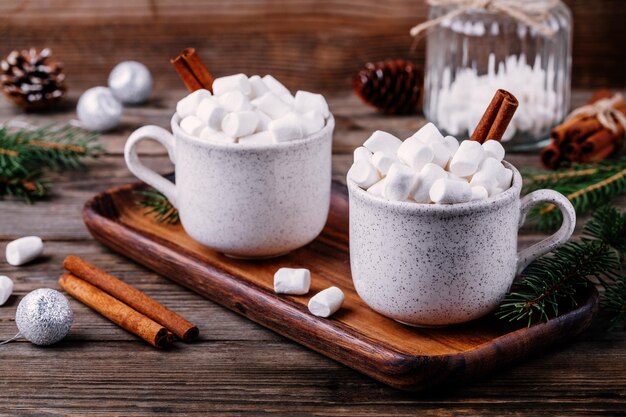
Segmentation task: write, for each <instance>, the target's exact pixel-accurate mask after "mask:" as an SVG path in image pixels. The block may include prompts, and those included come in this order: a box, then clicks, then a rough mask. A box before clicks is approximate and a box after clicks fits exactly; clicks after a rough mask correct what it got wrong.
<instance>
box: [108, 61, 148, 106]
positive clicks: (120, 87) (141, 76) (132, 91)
mask: <svg viewBox="0 0 626 417" xmlns="http://www.w3.org/2000/svg"><path fill="white" fill-rule="evenodd" d="M109 88H110V89H111V91H112V92H113V95H114V96H115V97H117V99H118V100H120V101H121V102H122V103H124V104H139V103H143V102H144V101H146V100H147V99H148V97H150V93H151V92H152V75H151V74H150V71H149V70H148V68H147V67H146V66H145V65H144V64H142V63H141V62H137V61H124V62H120V63H119V64H117V65H116V66H115V68H113V71H111V74H110V75H109Z"/></svg>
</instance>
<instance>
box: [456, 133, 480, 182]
mask: <svg viewBox="0 0 626 417" xmlns="http://www.w3.org/2000/svg"><path fill="white" fill-rule="evenodd" d="M484 158H485V151H484V150H483V147H482V146H481V144H480V143H479V142H477V141H473V140H464V141H463V142H461V144H460V145H459V149H457V151H456V152H455V154H454V156H453V157H452V160H451V161H450V163H449V165H448V168H449V171H450V172H452V173H453V174H455V175H458V176H459V177H469V176H471V175H474V173H475V172H476V171H478V167H479V166H480V164H481V163H482V162H483V159H484Z"/></svg>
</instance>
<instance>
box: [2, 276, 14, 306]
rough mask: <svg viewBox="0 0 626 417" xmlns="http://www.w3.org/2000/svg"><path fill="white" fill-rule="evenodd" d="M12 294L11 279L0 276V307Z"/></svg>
mask: <svg viewBox="0 0 626 417" xmlns="http://www.w3.org/2000/svg"><path fill="white" fill-rule="evenodd" d="M11 294H13V281H11V278H9V277H7V276H4V275H0V306H1V305H3V304H4V303H6V302H7V300H8V299H9V297H10V296H11Z"/></svg>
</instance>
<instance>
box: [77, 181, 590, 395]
mask: <svg viewBox="0 0 626 417" xmlns="http://www.w3.org/2000/svg"><path fill="white" fill-rule="evenodd" d="M145 187H146V186H145V185H144V184H141V183H138V184H131V185H127V186H124V187H120V188H117V189H112V190H109V191H107V192H104V193H102V194H99V195H96V196H95V197H94V198H92V199H91V200H89V201H88V202H87V203H86V205H85V208H84V210H83V217H84V220H85V223H86V224H87V228H88V229H89V231H90V232H91V234H92V235H93V236H94V237H95V238H96V239H97V240H99V241H100V242H102V243H103V244H104V245H106V246H108V247H110V248H111V249H113V250H115V251H117V252H119V253H121V254H123V255H125V256H128V257H130V258H131V259H133V260H135V261H137V262H139V263H141V264H143V265H145V266H146V267H148V268H150V269H152V270H154V271H156V272H158V273H159V274H162V275H164V276H166V277H168V278H170V279H172V280H173V281H175V282H177V283H179V284H181V285H184V286H185V287H187V288H190V289H192V290H193V291H195V292H197V293H199V294H201V295H202V296H204V297H206V298H208V299H210V300H212V301H214V302H216V303H219V304H221V305H222V306H224V307H227V308H229V309H231V310H233V311H235V312H237V313H239V314H241V315H243V316H245V317H247V318H249V319H250V320H252V321H254V322H257V323H259V324H261V325H263V326H266V327H268V328H270V329H272V330H274V331H276V332H278V333H280V334H281V335H283V336H286V337H288V338H289V339H292V340H294V341H296V342H298V343H300V344H302V345H304V346H307V347H309V348H311V349H313V350H315V351H317V352H319V353H321V354H323V355H326V356H328V357H329V358H332V359H335V360H337V361H339V362H341V363H343V364H345V365H347V366H349V367H351V368H353V369H355V370H357V371H359V372H362V373H364V374H366V375H369V376H371V377H372V378H374V379H377V380H379V381H381V382H383V383H385V384H388V385H391V386H393V387H396V388H400V389H403V390H413V391H415V390H420V389H424V388H428V387H433V386H435V385H438V384H442V383H455V384H456V383H459V382H462V381H467V380H470V379H473V378H477V377H480V376H482V375H484V374H486V373H488V372H491V371H493V370H496V369H499V368H502V367H504V366H505V365H507V364H510V363H511V362H514V361H519V360H522V359H524V358H527V357H529V356H530V355H532V354H535V353H537V352H539V351H542V350H544V349H546V348H547V347H549V346H550V345H553V344H555V343H557V342H561V341H564V340H566V339H568V338H571V337H573V336H575V335H577V334H579V333H580V332H582V331H584V330H585V329H586V328H587V327H588V326H589V325H590V323H591V321H592V318H593V316H594V315H595V313H596V311H597V304H598V294H597V292H596V291H595V290H593V289H592V290H590V291H589V292H588V293H586V294H585V295H584V297H583V299H582V300H581V303H580V307H579V308H577V309H576V310H573V311H570V312H568V313H566V314H563V315H562V316H560V317H558V318H556V319H554V320H550V321H549V322H547V323H541V324H537V325H534V326H532V327H530V328H526V327H524V326H523V324H516V325H512V324H508V323H505V322H503V321H501V320H498V319H496V318H495V317H493V316H487V317H485V318H483V319H480V320H477V321H474V322H471V323H468V324H464V325H458V326H453V327H449V328H443V329H418V328H413V327H408V326H405V325H402V324H399V323H397V322H395V321H394V320H391V319H388V318H386V317H384V316H381V315H380V314H378V313H376V312H374V311H373V310H371V309H370V308H369V307H368V306H367V305H365V303H363V301H361V299H360V298H359V296H358V295H357V294H356V292H355V290H354V287H353V285H352V279H351V276H350V262H349V252H348V196H347V189H346V188H345V187H344V186H343V185H339V184H334V185H333V194H332V199H331V209H330V215H329V218H328V223H327V224H326V227H325V228H324V230H323V232H322V234H321V235H320V236H319V237H318V238H317V239H316V240H315V241H314V242H312V243H311V244H309V245H307V246H306V247H304V248H302V249H299V250H297V251H295V252H292V253H290V254H288V255H285V256H283V257H280V258H275V259H270V260H263V261H246V260H236V259H231V258H228V257H226V256H224V255H221V254H218V253H216V252H213V251H211V250H209V249H207V248H205V247H203V246H201V245H200V244H198V243H196V242H195V241H193V240H192V239H191V238H190V237H189V236H187V234H186V233H185V232H184V231H183V229H182V227H181V226H171V225H162V224H159V223H157V222H156V221H155V220H154V219H153V218H152V217H151V216H144V215H143V212H144V211H145V209H143V208H141V207H139V206H138V205H137V204H136V202H137V198H138V197H137V196H136V195H135V194H134V191H135V190H140V189H145ZM280 267H303V268H308V269H310V270H311V291H310V293H309V295H304V296H285V295H277V294H275V293H274V291H273V276H274V272H275V271H276V270H277V269H278V268H280ZM331 285H336V286H338V287H339V288H341V289H342V290H343V291H344V293H345V295H346V300H345V302H344V305H343V307H342V308H341V309H340V310H339V312H338V313H336V314H335V315H334V316H332V317H331V318H330V319H322V318H318V317H315V316H313V315H311V314H310V313H309V311H308V308H307V302H308V300H309V298H310V297H311V296H312V295H313V294H315V293H317V292H318V291H320V290H322V289H324V288H327V287H329V286H331Z"/></svg>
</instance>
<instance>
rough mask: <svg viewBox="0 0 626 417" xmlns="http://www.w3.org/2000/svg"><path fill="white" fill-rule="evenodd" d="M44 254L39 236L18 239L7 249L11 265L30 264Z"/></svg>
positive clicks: (10, 243) (8, 260)
mask: <svg viewBox="0 0 626 417" xmlns="http://www.w3.org/2000/svg"><path fill="white" fill-rule="evenodd" d="M42 253H43V241H42V240H41V238H40V237H38V236H26V237H21V238H19V239H16V240H14V241H12V242H9V244H8V245H7V247H6V258H7V262H8V263H9V265H13V266H20V265H24V264H25V263H28V262H30V261H32V260H34V259H36V258H38V257H39V256H41V254H42Z"/></svg>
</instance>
